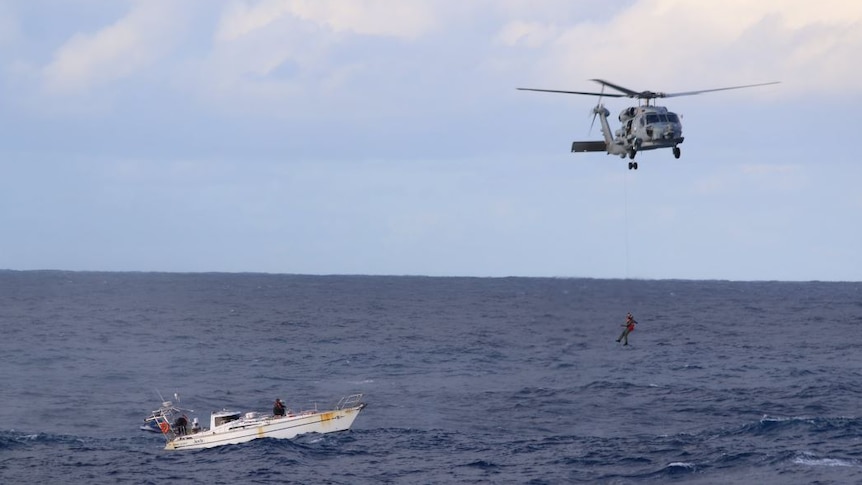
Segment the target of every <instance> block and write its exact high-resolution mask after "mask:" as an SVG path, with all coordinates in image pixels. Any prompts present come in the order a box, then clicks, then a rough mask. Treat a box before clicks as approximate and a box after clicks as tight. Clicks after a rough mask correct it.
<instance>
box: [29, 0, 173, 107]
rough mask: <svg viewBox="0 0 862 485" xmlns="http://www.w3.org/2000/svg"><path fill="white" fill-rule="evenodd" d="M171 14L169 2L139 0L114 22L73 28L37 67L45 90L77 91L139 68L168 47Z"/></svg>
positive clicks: (123, 76)
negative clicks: (76, 30) (94, 27)
mask: <svg viewBox="0 0 862 485" xmlns="http://www.w3.org/2000/svg"><path fill="white" fill-rule="evenodd" d="M177 20H178V11H177V10H176V9H175V8H173V2H170V1H167V0H149V1H139V2H138V3H136V4H135V6H134V8H133V9H132V10H131V11H130V12H129V13H128V14H127V15H126V16H125V17H123V18H121V19H120V20H118V21H117V22H115V23H114V24H112V25H109V26H107V27H104V28H102V29H101V30H99V31H97V32H95V33H78V34H75V35H74V36H73V37H72V38H71V39H69V40H68V41H67V42H66V43H65V44H63V45H62V46H61V47H59V48H58V49H57V50H56V52H55V53H54V56H53V60H52V61H51V62H50V63H49V64H48V65H46V66H45V67H44V68H43V69H42V72H41V74H42V82H43V87H44V89H45V91H46V92H48V93H51V94H78V93H82V92H88V91H91V90H93V89H95V88H98V87H101V86H104V85H107V84H110V83H112V82H115V81H118V80H122V79H126V78H130V77H133V76H135V75H136V74H139V73H140V72H141V71H142V70H144V69H146V68H148V67H150V66H152V65H153V64H154V63H156V62H157V61H158V60H159V59H160V58H162V57H163V56H165V55H166V54H167V53H168V52H169V50H170V48H171V47H172V46H173V44H174V42H175V41H176V38H177V34H178V27H177Z"/></svg>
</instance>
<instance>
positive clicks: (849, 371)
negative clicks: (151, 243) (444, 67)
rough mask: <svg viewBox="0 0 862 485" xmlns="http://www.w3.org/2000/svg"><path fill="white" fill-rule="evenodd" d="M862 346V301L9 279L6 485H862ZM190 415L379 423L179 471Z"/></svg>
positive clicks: (498, 281) (3, 294) (421, 286)
mask: <svg viewBox="0 0 862 485" xmlns="http://www.w3.org/2000/svg"><path fill="white" fill-rule="evenodd" d="M628 311H631V312H632V313H633V314H634V317H635V319H637V321H638V326H637V328H636V329H635V331H634V332H632V334H631V336H630V338H629V345H628V346H623V345H622V344H620V343H617V342H615V339H616V338H617V336H618V335H619V333H620V331H621V328H622V327H621V324H622V323H623V321H624V318H625V314H626V312H628ZM860 328H862V283H828V282H800V283H789V282H727V281H676V280H661V281H642V280H596V279H577V278H455V277H452V278H443V277H433V278H432V277H410V276H302V275H274V274H217V273H212V274H208V273H203V274H171V273H101V272H64V271H23V272H19V271H0V330H2V340H0V362H2V365H0V482H2V483H4V484H7V483H8V484H11V483H87V484H94V483H152V484H161V483H171V482H176V483H207V484H213V483H225V484H228V483H229V484H235V483H327V484H330V483H331V484H364V483H410V484H414V483H423V484H424V483H429V484H433V483H494V484H497V483H531V484H545V483H547V484H557V483H603V484H626V483H695V484H712V483H720V484H727V483H745V484H747V483H751V484H794V483H800V484H802V483H804V484H808V483H837V484H847V483H862V417H860V416H862V352H860V344H859V331H860ZM174 393H176V394H178V396H179V399H180V404H181V405H182V406H183V407H185V408H191V409H193V410H194V411H195V412H194V415H195V416H197V417H199V418H200V421H201V422H202V423H204V424H206V423H208V420H209V413H210V412H211V411H213V410H218V409H222V408H232V409H236V410H241V411H265V412H268V411H269V410H270V409H271V405H272V402H273V401H274V400H275V398H277V397H280V398H281V399H282V400H284V401H285V403H286V404H287V405H288V407H291V408H294V409H301V408H307V407H310V406H313V405H315V404H317V405H318V406H319V407H320V408H324V407H327V406H330V405H332V404H335V402H337V401H338V399H339V398H341V397H342V396H345V395H348V394H352V393H363V394H364V401H365V402H366V403H368V407H367V408H366V409H365V410H364V411H362V413H361V414H360V415H359V417H358V418H357V420H356V422H355V423H354V425H353V428H352V429H351V430H350V431H347V432H344V433H334V434H327V435H304V436H301V437H299V438H297V439H295V440H273V439H261V440H255V441H252V442H250V443H246V444H241V445H231V446H223V447H219V448H213V449H207V450H198V451H186V452H170V451H164V450H163V446H164V440H163V439H162V437H161V436H160V435H158V434H156V433H148V432H144V431H141V430H140V429H139V426H140V425H141V424H142V423H143V419H144V418H145V417H146V416H147V415H148V414H149V413H150V412H151V411H152V410H154V409H156V408H158V406H159V404H160V402H161V400H162V397H160V395H161V396H163V397H164V399H171V400H173V399H174Z"/></svg>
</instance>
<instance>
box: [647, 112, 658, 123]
mask: <svg viewBox="0 0 862 485" xmlns="http://www.w3.org/2000/svg"><path fill="white" fill-rule="evenodd" d="M646 122H647V123H648V124H649V123H658V122H659V119H658V115H657V114H655V113H650V114H648V115H646Z"/></svg>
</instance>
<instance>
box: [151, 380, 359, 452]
mask: <svg viewBox="0 0 862 485" xmlns="http://www.w3.org/2000/svg"><path fill="white" fill-rule="evenodd" d="M363 408H365V403H363V402H362V394H352V395H350V396H346V397H343V398H341V400H340V401H338V404H336V405H335V407H334V408H332V409H330V410H326V411H319V410H317V409H316V406H315V409H312V410H307V411H300V412H296V413H294V412H291V411H290V410H285V414H284V415H283V416H278V415H274V414H268V413H258V412H248V413H240V412H236V411H228V410H222V411H215V412H213V413H212V415H211V416H210V427H209V428H200V427H199V426H198V422H197V418H195V419H194V422H193V423H189V422H188V417H187V416H185V415H184V414H180V413H177V412H175V410H174V409H170V408H166V407H164V406H163V407H162V408H161V409H160V411H162V412H159V411H156V412H153V414H152V415H151V416H150V417H149V418H147V421H153V422H155V425H156V426H158V428H159V430H161V432H162V434H163V435H164V437H165V440H166V444H165V449H166V450H195V449H201V448H212V447H215V446H221V445H231V444H237V443H245V442H247V441H251V440H253V439H257V438H278V439H291V438H294V437H296V436H298V435H301V434H305V433H321V434H322V433H333V432H335V431H346V430H348V429H350V426H351V425H352V424H353V421H354V420H355V419H356V416H358V415H359V412H360V411H362V409H363Z"/></svg>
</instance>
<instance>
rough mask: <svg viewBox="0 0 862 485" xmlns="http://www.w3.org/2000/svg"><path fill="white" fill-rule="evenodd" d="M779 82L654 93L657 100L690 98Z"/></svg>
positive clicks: (777, 82)
mask: <svg viewBox="0 0 862 485" xmlns="http://www.w3.org/2000/svg"><path fill="white" fill-rule="evenodd" d="M780 82H781V81H772V82H769V83H760V84H746V85H745V86H731V87H729V88H716V89H702V90H700V91H685V92H681V93H656V95H657V97H659V98H675V97H677V96H691V95H694V94H701V93H712V92H715V91H727V90H728V89H742V88H753V87H757V86H768V85H770V84H779V83H780Z"/></svg>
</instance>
